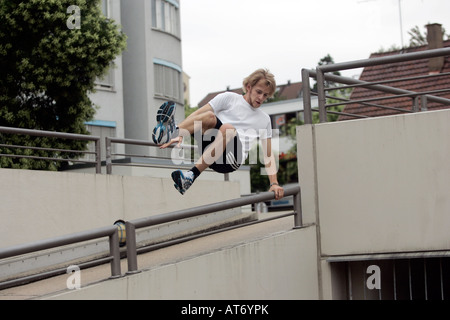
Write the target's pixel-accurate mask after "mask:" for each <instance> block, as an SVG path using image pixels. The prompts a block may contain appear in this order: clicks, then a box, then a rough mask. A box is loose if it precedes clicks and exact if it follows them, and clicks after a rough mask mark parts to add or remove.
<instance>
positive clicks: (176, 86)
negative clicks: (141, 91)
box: [153, 59, 182, 102]
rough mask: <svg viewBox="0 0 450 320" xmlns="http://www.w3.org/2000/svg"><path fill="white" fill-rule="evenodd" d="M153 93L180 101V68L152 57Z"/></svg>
mask: <svg viewBox="0 0 450 320" xmlns="http://www.w3.org/2000/svg"><path fill="white" fill-rule="evenodd" d="M153 62H154V68H155V95H156V96H158V97H162V98H169V99H172V100H175V101H178V102H180V101H182V91H181V88H182V82H181V80H182V79H181V68H180V67H178V66H176V65H174V64H172V63H169V62H165V61H163V60H160V59H154V61H153Z"/></svg>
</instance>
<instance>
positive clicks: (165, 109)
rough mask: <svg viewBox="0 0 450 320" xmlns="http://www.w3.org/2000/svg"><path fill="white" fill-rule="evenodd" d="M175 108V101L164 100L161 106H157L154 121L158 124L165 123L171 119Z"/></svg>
mask: <svg viewBox="0 0 450 320" xmlns="http://www.w3.org/2000/svg"><path fill="white" fill-rule="evenodd" d="M174 110H175V103H174V102H172V101H168V102H164V103H163V105H162V106H161V107H159V110H158V113H157V114H156V121H157V122H159V123H160V124H163V125H165V124H166V123H168V122H169V121H171V120H172V119H173V115H174Z"/></svg>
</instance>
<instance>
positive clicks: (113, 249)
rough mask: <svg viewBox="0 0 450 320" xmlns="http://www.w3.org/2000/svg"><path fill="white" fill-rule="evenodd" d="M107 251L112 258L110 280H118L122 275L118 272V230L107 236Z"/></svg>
mask: <svg viewBox="0 0 450 320" xmlns="http://www.w3.org/2000/svg"><path fill="white" fill-rule="evenodd" d="M109 251H110V254H111V256H112V261H111V278H119V277H121V275H122V272H121V270H120V248H119V230H118V229H116V230H115V231H114V232H113V234H111V235H110V236H109Z"/></svg>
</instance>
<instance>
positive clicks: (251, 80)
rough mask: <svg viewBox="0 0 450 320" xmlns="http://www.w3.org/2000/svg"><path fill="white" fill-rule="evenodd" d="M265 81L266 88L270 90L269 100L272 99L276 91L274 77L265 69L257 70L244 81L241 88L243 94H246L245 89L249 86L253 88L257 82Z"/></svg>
mask: <svg viewBox="0 0 450 320" xmlns="http://www.w3.org/2000/svg"><path fill="white" fill-rule="evenodd" d="M261 80H265V81H266V85H267V87H269V88H270V92H269V98H270V97H272V96H273V95H274V93H275V90H276V89H277V84H276V82H275V76H274V75H273V74H272V73H270V71H269V70H267V69H258V70H256V71H255V72H253V73H252V74H251V75H249V76H248V77H247V78H245V79H244V82H243V85H244V87H243V88H242V89H243V90H244V93H247V87H248V86H249V85H250V86H251V87H253V86H255V85H256V84H257V83H258V82H259V81H261Z"/></svg>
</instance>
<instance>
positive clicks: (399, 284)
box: [331, 255, 450, 300]
mask: <svg viewBox="0 0 450 320" xmlns="http://www.w3.org/2000/svg"><path fill="white" fill-rule="evenodd" d="M371 266H372V267H373V266H375V267H376V268H377V270H378V274H377V275H376V272H375V271H374V270H375V269H370V267H371ZM331 267H332V268H331V270H332V282H333V299H353V300H449V299H450V281H449V280H450V278H449V275H450V257H448V255H447V256H445V255H444V256H442V257H424V258H401V259H383V260H365V261H347V262H333V263H331ZM375 275H376V276H377V278H378V281H379V288H369V285H368V282H369V283H372V284H373V283H375V280H376V277H375ZM371 277H372V278H371ZM372 281H374V282H372Z"/></svg>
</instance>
